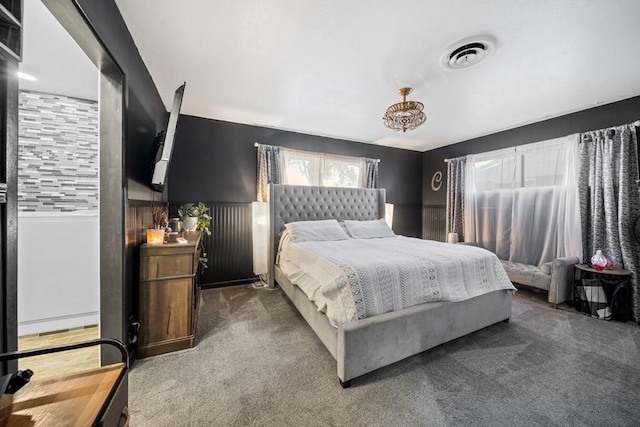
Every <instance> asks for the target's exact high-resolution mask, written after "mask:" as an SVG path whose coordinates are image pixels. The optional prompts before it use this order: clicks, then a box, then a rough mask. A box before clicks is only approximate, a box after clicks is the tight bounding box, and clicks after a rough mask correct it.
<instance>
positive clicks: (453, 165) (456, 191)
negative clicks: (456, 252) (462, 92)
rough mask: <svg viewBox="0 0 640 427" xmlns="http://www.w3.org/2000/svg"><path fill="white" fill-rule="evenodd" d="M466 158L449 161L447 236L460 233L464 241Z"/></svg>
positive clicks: (459, 236) (459, 235) (460, 237)
mask: <svg viewBox="0 0 640 427" xmlns="http://www.w3.org/2000/svg"><path fill="white" fill-rule="evenodd" d="M466 164H467V159H466V157H458V158H457V159H451V160H449V162H448V164H447V234H448V233H458V239H459V240H460V241H461V242H463V241H464V186H465V176H464V173H465V168H466Z"/></svg>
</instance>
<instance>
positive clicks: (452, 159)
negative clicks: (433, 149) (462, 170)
mask: <svg viewBox="0 0 640 427" xmlns="http://www.w3.org/2000/svg"><path fill="white" fill-rule="evenodd" d="M465 157H467V156H460V157H452V158H450V159H444V162H445V163H449V162H452V161H454V160H458V159H464V158H465Z"/></svg>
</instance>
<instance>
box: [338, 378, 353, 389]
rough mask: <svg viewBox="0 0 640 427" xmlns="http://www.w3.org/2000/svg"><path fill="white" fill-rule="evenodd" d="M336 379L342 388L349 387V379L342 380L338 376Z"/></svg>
mask: <svg viewBox="0 0 640 427" xmlns="http://www.w3.org/2000/svg"><path fill="white" fill-rule="evenodd" d="M338 381H340V385H341V386H342V388H349V387H351V380H347V381H342V380H341V379H340V378H338Z"/></svg>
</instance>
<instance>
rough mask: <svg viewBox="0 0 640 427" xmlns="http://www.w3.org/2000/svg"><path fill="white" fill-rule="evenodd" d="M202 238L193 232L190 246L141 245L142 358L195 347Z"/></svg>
mask: <svg viewBox="0 0 640 427" xmlns="http://www.w3.org/2000/svg"><path fill="white" fill-rule="evenodd" d="M201 237H202V233H200V232H199V231H198V232H191V233H185V238H186V239H187V240H188V241H189V242H188V243H187V244H179V243H167V244H162V245H149V244H146V243H145V244H143V245H142V246H141V249H140V287H139V304H138V307H139V317H140V335H139V337H138V357H148V356H155V355H157V354H162V353H168V352H171V351H176V350H183V349H185V348H190V347H193V346H194V344H195V331H196V324H197V320H198V303H199V297H200V292H199V287H198V286H197V281H196V275H197V274H198V264H199V261H200V251H199V248H198V246H199V242H200V239H201Z"/></svg>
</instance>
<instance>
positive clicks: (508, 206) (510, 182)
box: [465, 134, 582, 265]
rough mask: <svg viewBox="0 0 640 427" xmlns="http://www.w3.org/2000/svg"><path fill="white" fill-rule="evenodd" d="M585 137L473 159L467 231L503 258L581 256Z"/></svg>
mask: <svg viewBox="0 0 640 427" xmlns="http://www.w3.org/2000/svg"><path fill="white" fill-rule="evenodd" d="M578 143H579V135H577V134H576V135H569V136H567V137H563V138H557V139H553V140H548V141H542V142H537V143H533V144H527V145H521V146H518V147H514V148H509V149H505V150H498V151H492V152H488V153H482V154H477V155H473V156H469V157H467V187H466V189H465V197H466V206H467V210H466V212H465V229H466V230H469V231H471V232H468V236H469V239H468V240H471V241H474V242H475V243H476V244H478V245H479V246H482V247H484V248H486V249H488V250H490V251H492V252H494V253H495V254H496V255H498V257H499V258H501V259H508V260H510V261H515V262H523V263H526V264H532V265H541V264H543V263H545V262H548V261H551V260H553V259H554V258H558V257H564V256H578V257H580V255H581V248H582V238H581V233H580V209H579V202H578V191H577V179H578Z"/></svg>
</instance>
